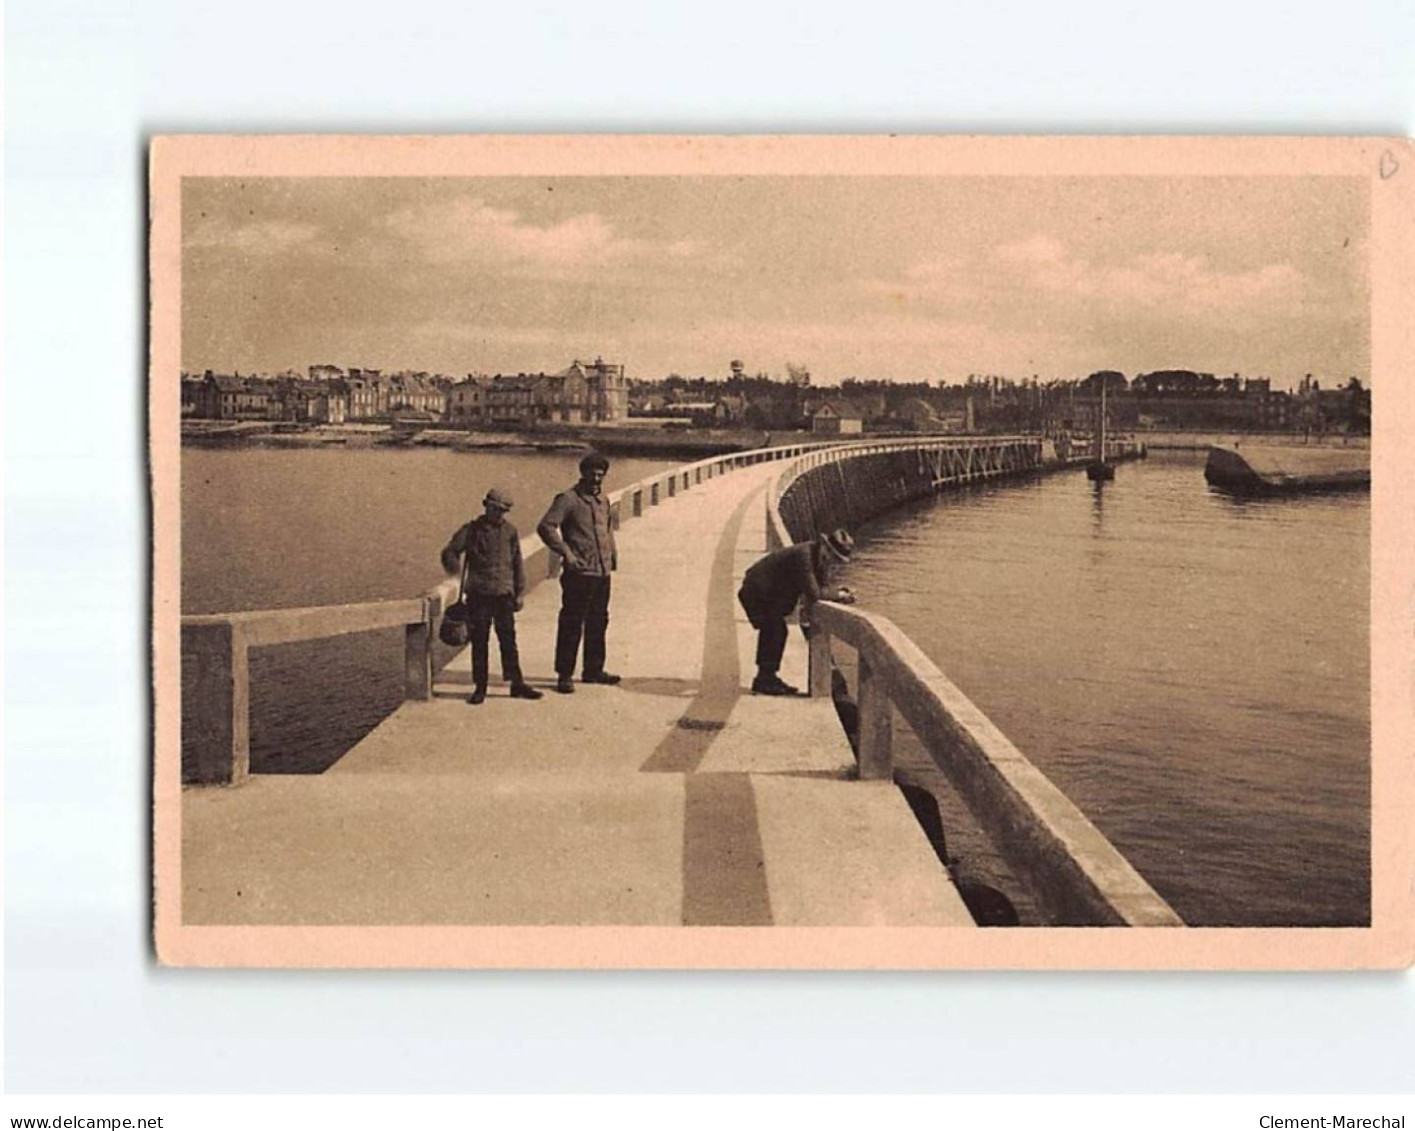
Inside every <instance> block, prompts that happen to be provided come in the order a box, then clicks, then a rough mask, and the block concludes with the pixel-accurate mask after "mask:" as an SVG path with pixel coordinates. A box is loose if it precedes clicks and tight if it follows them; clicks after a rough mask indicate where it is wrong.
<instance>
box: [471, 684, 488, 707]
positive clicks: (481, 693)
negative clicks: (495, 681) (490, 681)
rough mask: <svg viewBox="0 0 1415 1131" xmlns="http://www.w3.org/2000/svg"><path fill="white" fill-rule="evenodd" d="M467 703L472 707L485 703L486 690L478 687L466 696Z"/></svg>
mask: <svg viewBox="0 0 1415 1131" xmlns="http://www.w3.org/2000/svg"><path fill="white" fill-rule="evenodd" d="M467 702H468V703H470V704H471V705H472V706H473V707H479V706H481V704H483V703H485V702H486V688H485V687H478V688H477V689H476V690H474V691H473V692H472V693H471V694H470V695H468V696H467Z"/></svg>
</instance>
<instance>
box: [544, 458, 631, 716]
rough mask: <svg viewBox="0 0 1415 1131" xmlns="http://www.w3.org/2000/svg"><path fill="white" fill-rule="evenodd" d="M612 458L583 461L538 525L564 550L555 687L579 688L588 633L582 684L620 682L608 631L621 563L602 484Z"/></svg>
mask: <svg viewBox="0 0 1415 1131" xmlns="http://www.w3.org/2000/svg"><path fill="white" fill-rule="evenodd" d="M608 471H609V461H608V460H607V459H605V458H604V456H602V455H600V454H599V453H598V452H591V453H590V454H589V455H587V456H586V457H585V458H584V459H582V460H581V461H580V481H579V482H578V483H576V484H575V485H574V486H573V487H571V488H570V489H569V490H568V491H561V492H560V494H558V495H556V496H555V501H554V502H553V503H551V504H550V509H549V510H548V511H546V512H545V517H544V518H542V519H541V520H540V525H539V526H537V527H536V533H537V534H539V535H540V537H541V541H543V542H544V543H545V544H546V545H547V546H549V547H550V550H551V553H554V554H559V555H560V558H561V560H562V562H563V564H564V569H563V571H562V572H561V574H560V594H561V602H560V622H559V625H558V626H557V628H556V633H555V674H556V677H557V678H556V682H555V690H556V691H558V692H560V693H561V694H562V695H569V694H570V693H571V692H573V691H574V690H575V683H574V675H575V657H576V655H577V654H578V653H579V651H580V638H581V636H583V637H584V641H585V657H584V666H583V667H582V668H581V674H580V680H581V682H582V683H609V684H613V683H618V682H619V677H618V676H617V675H611V674H610V673H609V672H607V671H605V670H604V655H605V642H604V637H605V632H606V631H607V630H608V628H609V588H610V586H609V581H610V576H609V575H610V574H611V573H612V572H613V571H614V570H616V569H618V568H619V557H618V552H617V551H616V550H615V547H614V527H613V526H612V524H611V523H610V520H609V502H608V500H606V499H605V498H604V496H603V493H602V490H601V488H602V487H603V484H604V477H605V474H606V473H607V472H608Z"/></svg>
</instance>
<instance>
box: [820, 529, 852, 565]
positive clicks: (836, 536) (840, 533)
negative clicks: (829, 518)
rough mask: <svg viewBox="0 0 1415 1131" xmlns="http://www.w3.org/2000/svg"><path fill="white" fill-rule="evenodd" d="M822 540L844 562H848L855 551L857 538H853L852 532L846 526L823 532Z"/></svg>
mask: <svg viewBox="0 0 1415 1131" xmlns="http://www.w3.org/2000/svg"><path fill="white" fill-rule="evenodd" d="M821 541H822V542H824V543H825V546H826V549H828V550H829V551H830V552H831V553H832V554H834V555H835V556H836V557H837V558H839V559H840V560H841V561H842V562H848V561H849V560H850V555H851V554H853V553H854V552H855V539H853V538H851V537H850V532H849V531H848V530H845V529H844V528H841V529H840V530H832V531H831V532H830V533H829V534H822V535H821Z"/></svg>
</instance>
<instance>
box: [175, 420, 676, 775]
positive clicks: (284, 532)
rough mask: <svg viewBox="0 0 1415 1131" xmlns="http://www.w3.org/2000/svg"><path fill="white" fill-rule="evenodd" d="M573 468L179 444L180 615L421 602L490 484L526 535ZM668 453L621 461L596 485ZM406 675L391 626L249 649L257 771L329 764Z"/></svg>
mask: <svg viewBox="0 0 1415 1131" xmlns="http://www.w3.org/2000/svg"><path fill="white" fill-rule="evenodd" d="M578 462H579V457H578V455H576V454H575V453H565V454H560V453H555V454H543V453H519V452H518V453H501V452H453V451H439V450H435V449H413V450H393V451H380V450H378V449H376V448H373V449H357V450H344V449H334V450H323V449H291V450H280V449H265V448H243V449H238V450H231V451H226V450H213V449H203V448H186V449H183V451H182V611H183V612H184V613H211V612H234V611H239V610H244V609H274V608H290V607H298V606H302V605H332V604H340V603H344V602H353V601H374V600H380V599H383V598H392V597H413V596H416V595H417V594H419V593H422V592H424V591H425V590H427V589H428V588H430V587H431V586H432V585H433V584H434V583H435V582H437V581H439V580H440V579H441V578H442V567H441V565H439V563H438V551H439V550H441V549H442V547H443V545H444V544H445V543H446V542H447V539H448V538H449V537H450V536H451V534H452V532H453V531H454V530H456V529H457V527H458V526H459V525H461V524H462V523H463V522H465V521H466V520H467V519H469V518H472V517H474V516H475V515H478V514H480V513H481V509H482V508H481V498H482V496H483V495H484V494H485V493H486V489H487V488H488V487H491V486H499V487H502V488H503V489H505V490H508V491H510V492H511V495H512V497H513V498H514V499H515V501H516V506H515V509H514V510H513V511H512V512H511V516H510V517H511V521H512V522H514V523H515V524H516V527H517V528H518V529H519V530H520V532H521V533H522V534H523V535H524V534H528V533H530V532H531V531H532V530H533V529H534V527H535V524H536V523H537V522H538V521H539V520H540V516H541V515H542V514H544V513H545V509H546V507H548V506H549V505H550V500H551V499H552V498H553V497H554V496H555V494H556V492H558V491H561V490H564V488H565V487H567V486H568V485H569V484H571V483H573V482H574V481H575V480H576V479H577V478H578V473H577V470H576V467H577V464H578ZM678 462H680V461H677V460H670V461H667V462H664V461H655V460H644V459H628V458H626V459H616V460H615V461H614V463H613V465H612V466H611V468H610V472H609V478H608V480H607V484H606V485H607V487H608V488H609V489H610V490H614V489H616V488H617V487H621V486H625V485H627V484H629V483H632V482H634V481H635V480H637V479H641V478H643V477H644V476H646V475H649V474H652V473H653V472H654V471H658V470H662V469H664V468H668V467H672V466H675V464H677V463H678ZM439 647H440V646H439ZM547 647H548V645H547ZM445 658H446V657H445V654H444V655H442V656H441V657H440V659H445ZM548 659H549V657H547V661H548ZM402 672H403V634H402V631H401V630H400V629H395V630H393V631H391V632H373V633H363V634H360V635H358V636H352V637H338V638H334V639H330V640H321V641H313V642H310V643H302V644H290V645H282V646H279V647H274V648H261V649H257V650H256V651H255V652H253V653H252V655H251V764H252V767H253V768H254V769H257V770H259V771H262V772H274V771H286V772H301V773H309V772H315V771H318V770H322V769H324V768H325V767H327V766H328V765H329V764H330V763H332V762H333V761H334V760H335V759H337V758H338V757H339V755H340V754H342V753H343V752H344V751H345V750H347V749H348V748H349V747H350V746H351V745H353V743H355V742H356V741H358V739H359V738H361V737H362V736H363V735H364V734H366V733H367V732H368V731H369V730H371V729H372V728H373V727H374V726H376V725H377V724H378V723H379V721H380V720H382V719H383V718H384V717H386V716H387V715H388V714H389V713H390V712H391V711H392V710H394V708H396V707H397V706H398V704H399V703H400V702H401V701H402V696H403V686H402V680H403V675H402ZM183 682H184V683H186V682H188V681H185V680H184V681H183ZM292 752H298V753H297V754H292Z"/></svg>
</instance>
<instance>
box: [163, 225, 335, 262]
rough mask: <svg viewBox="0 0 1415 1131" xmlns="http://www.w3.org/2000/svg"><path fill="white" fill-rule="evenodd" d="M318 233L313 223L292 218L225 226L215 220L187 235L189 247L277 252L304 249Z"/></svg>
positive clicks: (250, 252) (265, 253)
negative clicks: (300, 221) (305, 222)
mask: <svg viewBox="0 0 1415 1131" xmlns="http://www.w3.org/2000/svg"><path fill="white" fill-rule="evenodd" d="M318 236H319V228H318V227H317V226H316V225H314V224H303V223H299V222H297V221H293V220H256V221H253V222H251V223H247V224H238V225H236V226H235V227H231V228H222V227H220V226H219V225H218V224H217V223H215V222H210V223H208V224H207V225H206V226H205V227H204V228H202V229H200V230H198V231H196V232H194V233H192V234H191V235H189V236H188V237H187V238H186V246H187V247H188V248H219V249H221V250H223V251H234V252H238V253H240V254H242V255H278V254H280V253H281V252H285V251H289V250H291V249H293V248H297V247H298V248H303V247H305V246H306V245H308V244H310V243H312V242H313V241H314V240H315V239H316V238H317V237H318Z"/></svg>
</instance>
